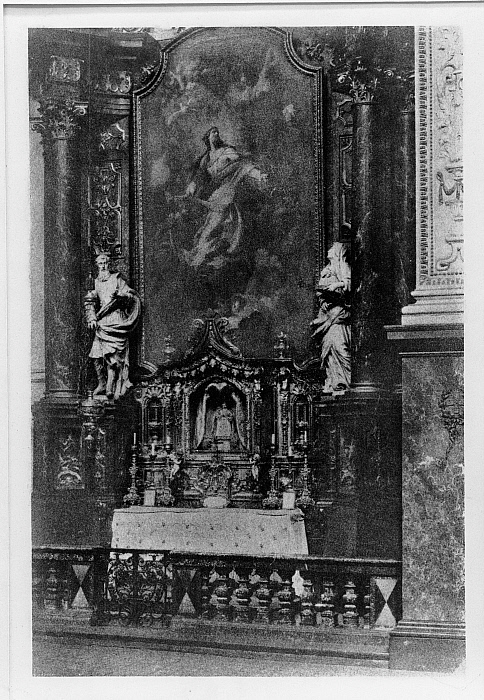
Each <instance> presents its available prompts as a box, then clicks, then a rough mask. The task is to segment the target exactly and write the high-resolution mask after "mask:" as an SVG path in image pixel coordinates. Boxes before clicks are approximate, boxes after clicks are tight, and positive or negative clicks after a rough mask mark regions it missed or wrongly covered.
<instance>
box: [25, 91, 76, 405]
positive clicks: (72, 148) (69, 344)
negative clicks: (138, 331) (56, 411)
mask: <svg viewBox="0 0 484 700" xmlns="http://www.w3.org/2000/svg"><path fill="white" fill-rule="evenodd" d="M86 112H87V109H86V106H85V105H82V104H79V103H76V102H74V101H73V100H71V99H62V98H55V99H48V100H43V101H41V103H40V107H39V113H40V116H41V121H40V122H39V123H37V124H35V125H34V128H35V129H36V130H38V131H41V133H42V140H43V146H44V158H45V174H44V183H45V185H44V187H45V214H44V216H45V240H44V250H45V337H46V346H45V385H46V395H47V397H48V398H50V399H55V398H58V399H66V398H69V397H76V396H77V394H78V381H79V340H80V322H81V319H80V314H81V302H80V279H79V265H80V236H81V215H80V202H79V189H80V183H79V151H78V140H77V137H78V135H79V130H80V126H81V118H82V117H83V116H84V115H85V114H86Z"/></svg>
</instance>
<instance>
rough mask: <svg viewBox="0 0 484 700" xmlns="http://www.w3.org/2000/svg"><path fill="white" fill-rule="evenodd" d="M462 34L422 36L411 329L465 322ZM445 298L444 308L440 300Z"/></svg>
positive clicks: (425, 31) (446, 31)
mask: <svg viewBox="0 0 484 700" xmlns="http://www.w3.org/2000/svg"><path fill="white" fill-rule="evenodd" d="M462 62H463V57H462V36H461V30H460V29H459V28H458V27H421V28H420V29H419V31H418V36H417V65H418V71H417V83H416V88H417V94H416V122H417V288H416V291H415V293H414V296H415V297H416V298H417V301H418V303H417V304H416V305H414V306H413V307H412V306H408V307H406V308H405V309H404V311H403V318H402V321H403V323H404V324H411V323H422V322H426V323H439V322H443V321H444V320H448V321H450V322H454V323H455V322H460V323H461V322H462V312H463V307H462V304H463V296H462V294H463V265H464V252H463V250H464V235H463V231H464V229H463V193H464V185H463V160H462V157H463V69H462ZM439 298H440V300H439Z"/></svg>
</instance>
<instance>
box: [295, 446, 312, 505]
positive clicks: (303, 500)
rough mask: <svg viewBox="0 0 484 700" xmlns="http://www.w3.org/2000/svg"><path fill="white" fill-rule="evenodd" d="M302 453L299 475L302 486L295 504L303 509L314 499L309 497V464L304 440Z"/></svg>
mask: <svg viewBox="0 0 484 700" xmlns="http://www.w3.org/2000/svg"><path fill="white" fill-rule="evenodd" d="M302 450H303V454H304V463H303V468H302V469H301V476H302V482H303V488H302V492H301V495H300V496H299V498H298V499H296V505H297V507H298V508H301V509H302V510H304V509H305V508H310V507H311V506H313V505H314V499H313V498H311V493H310V491H309V464H308V445H307V442H306V441H305V442H304V445H303V446H302Z"/></svg>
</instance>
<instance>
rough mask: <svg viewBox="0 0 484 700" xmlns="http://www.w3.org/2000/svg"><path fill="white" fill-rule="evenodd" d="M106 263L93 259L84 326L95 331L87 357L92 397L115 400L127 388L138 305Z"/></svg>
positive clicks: (106, 260) (101, 257)
mask: <svg viewBox="0 0 484 700" xmlns="http://www.w3.org/2000/svg"><path fill="white" fill-rule="evenodd" d="M109 263H110V255H109V253H101V254H100V255H98V256H97V258H96V265H97V267H98V276H97V278H96V282H95V287H94V289H93V290H92V291H90V292H88V293H87V294H86V298H85V302H84V307H85V311H86V321H87V325H88V327H89V328H90V329H92V330H94V331H95V336H94V341H93V343H92V347H91V351H90V353H89V357H91V358H92V359H93V360H94V367H95V369H96V374H97V379H98V385H97V387H96V389H95V390H94V394H95V395H99V394H105V395H106V397H107V398H109V399H110V398H113V397H114V398H115V399H118V398H119V397H120V396H123V395H124V394H125V393H126V391H127V389H129V387H130V386H131V382H130V381H129V339H128V338H129V334H130V333H131V332H132V331H133V330H134V328H135V326H136V324H137V323H138V320H139V317H140V313H141V301H140V298H139V297H138V295H137V293H136V292H135V291H134V290H133V289H131V287H129V286H128V285H127V283H126V282H125V280H124V279H123V278H122V277H121V275H120V274H119V272H111V271H110V270H109Z"/></svg>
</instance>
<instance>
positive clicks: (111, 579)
mask: <svg viewBox="0 0 484 700" xmlns="http://www.w3.org/2000/svg"><path fill="white" fill-rule="evenodd" d="M400 591H401V562H400V561H398V560H393V559H358V558H353V559H348V558H332V557H321V556H311V555H305V556H299V557H290V556H287V557H285V556H277V557H267V556H264V557H257V556H244V555H240V554H233V555H230V554H227V555H225V554H224V555H210V554H206V553H190V554H187V553H182V552H174V551H171V552H170V551H165V550H142V549H112V548H75V547H72V548H69V547H62V548H54V547H39V548H35V549H34V550H33V595H34V610H35V609H37V610H38V609H43V610H44V611H45V612H47V613H52V614H53V615H56V614H58V613H59V611H61V610H64V611H66V610H69V609H74V610H75V609H78V610H82V609H84V610H86V611H87V610H89V609H90V610H91V616H90V621H91V624H92V625H107V624H109V623H117V624H120V625H123V626H128V625H135V626H138V627H151V626H152V625H156V624H161V625H169V624H170V622H171V620H172V619H173V618H174V617H175V616H180V617H198V618H201V619H206V620H216V621H231V622H235V623H237V622H243V623H252V622H254V623H267V624H280V625H304V626H323V627H325V628H332V627H342V628H347V629H353V628H363V629H370V628H374V627H377V628H378V627H383V628H391V627H392V626H394V625H395V624H396V622H397V621H398V619H399V618H400V616H401V615H400V610H401V593H400Z"/></svg>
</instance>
